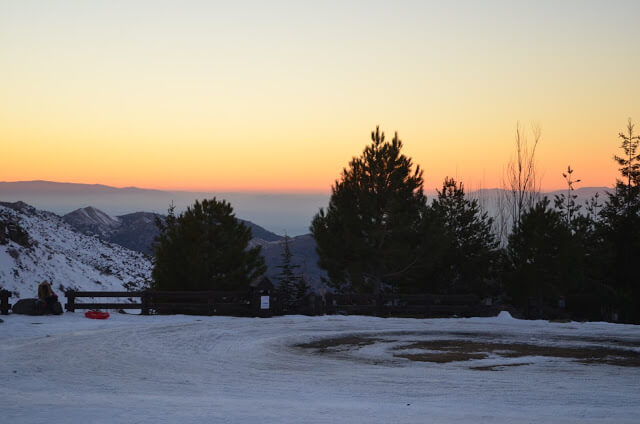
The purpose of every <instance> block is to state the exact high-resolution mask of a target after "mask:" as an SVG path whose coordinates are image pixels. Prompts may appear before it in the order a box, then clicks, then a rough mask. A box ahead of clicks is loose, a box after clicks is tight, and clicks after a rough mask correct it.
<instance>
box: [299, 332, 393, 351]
mask: <svg viewBox="0 0 640 424" xmlns="http://www.w3.org/2000/svg"><path fill="white" fill-rule="evenodd" d="M378 341H382V340H381V339H376V338H374V337H361V336H345V337H338V338H335V339H322V340H315V341H313V342H309V343H302V344H298V345H296V347H301V348H304V349H317V350H318V352H326V351H328V350H329V349H331V350H342V349H351V348H353V347H362V346H368V345H372V344H374V343H375V342H378Z"/></svg>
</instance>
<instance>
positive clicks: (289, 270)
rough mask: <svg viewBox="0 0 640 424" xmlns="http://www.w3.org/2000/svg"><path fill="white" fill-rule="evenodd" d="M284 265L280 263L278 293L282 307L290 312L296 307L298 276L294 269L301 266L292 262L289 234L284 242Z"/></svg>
mask: <svg viewBox="0 0 640 424" xmlns="http://www.w3.org/2000/svg"><path fill="white" fill-rule="evenodd" d="M281 256H282V265H278V268H280V273H279V274H278V276H277V281H278V289H277V293H278V295H279V297H280V300H281V302H282V307H283V309H284V311H285V312H290V311H292V310H293V309H294V308H295V304H296V290H297V287H296V284H297V280H298V277H297V276H296V275H295V273H294V270H295V269H296V268H299V267H300V266H299V265H294V264H292V263H291V258H292V256H293V254H292V253H291V249H290V247H289V236H287V235H285V236H284V243H283V244H282V254H281Z"/></svg>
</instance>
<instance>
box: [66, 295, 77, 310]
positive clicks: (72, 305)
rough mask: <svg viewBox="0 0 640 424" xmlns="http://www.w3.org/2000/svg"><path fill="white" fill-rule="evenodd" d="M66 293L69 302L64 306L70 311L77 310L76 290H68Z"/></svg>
mask: <svg viewBox="0 0 640 424" xmlns="http://www.w3.org/2000/svg"><path fill="white" fill-rule="evenodd" d="M64 295H65V296H66V297H67V304H66V305H64V308H65V309H66V310H67V311H69V312H75V310H76V292H75V290H67V291H66V292H64Z"/></svg>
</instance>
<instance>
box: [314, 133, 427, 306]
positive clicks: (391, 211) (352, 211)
mask: <svg viewBox="0 0 640 424" xmlns="http://www.w3.org/2000/svg"><path fill="white" fill-rule="evenodd" d="M371 140H372V143H371V144H370V145H369V146H367V147H366V148H365V149H364V151H363V152H362V155H361V156H360V157H354V158H353V159H352V160H351V162H350V163H349V167H348V168H345V169H344V170H343V172H342V175H341V178H340V180H338V181H336V182H335V184H334V186H333V187H332V195H331V199H330V202H329V206H328V207H327V209H326V210H324V209H321V210H320V212H319V213H318V214H317V215H316V216H315V217H314V219H313V222H312V225H311V232H312V234H313V236H314V238H315V240H316V243H317V252H318V256H319V265H320V267H322V268H324V269H326V270H327V273H328V276H329V281H328V282H329V284H330V285H331V286H332V287H333V288H335V289H337V290H343V291H360V292H372V293H374V294H377V293H380V292H381V291H384V290H387V289H389V288H390V287H391V286H393V285H398V284H400V283H402V282H403V280H406V279H407V277H408V274H409V273H411V272H412V271H415V270H416V269H417V268H418V267H419V266H420V257H419V253H420V250H419V249H418V245H419V236H420V234H419V229H420V225H421V220H422V215H423V212H424V209H425V205H426V198H425V196H424V194H423V178H422V171H421V170H420V167H419V166H415V167H414V165H413V162H412V160H411V159H410V158H408V157H406V156H405V155H403V154H402V153H401V150H402V142H401V141H400V139H399V138H398V135H397V134H396V135H395V136H394V137H393V139H392V140H391V141H390V142H389V141H385V138H384V133H382V132H380V130H379V128H376V130H375V131H374V132H372V133H371Z"/></svg>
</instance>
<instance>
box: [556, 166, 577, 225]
mask: <svg viewBox="0 0 640 424" xmlns="http://www.w3.org/2000/svg"><path fill="white" fill-rule="evenodd" d="M572 174H573V169H571V166H570V165H569V166H567V172H563V173H562V176H563V177H564V180H565V181H566V182H567V194H564V193H562V194H560V195H556V196H555V206H556V209H558V210H559V211H560V213H562V214H564V216H565V220H566V223H567V226H568V227H569V228H572V225H573V219H574V218H575V217H576V216H577V215H578V213H579V211H580V205H578V204H577V203H576V199H577V198H578V195H576V194H574V193H573V191H574V190H575V187H574V184H577V183H579V182H580V180H574V179H573V175H572Z"/></svg>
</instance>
